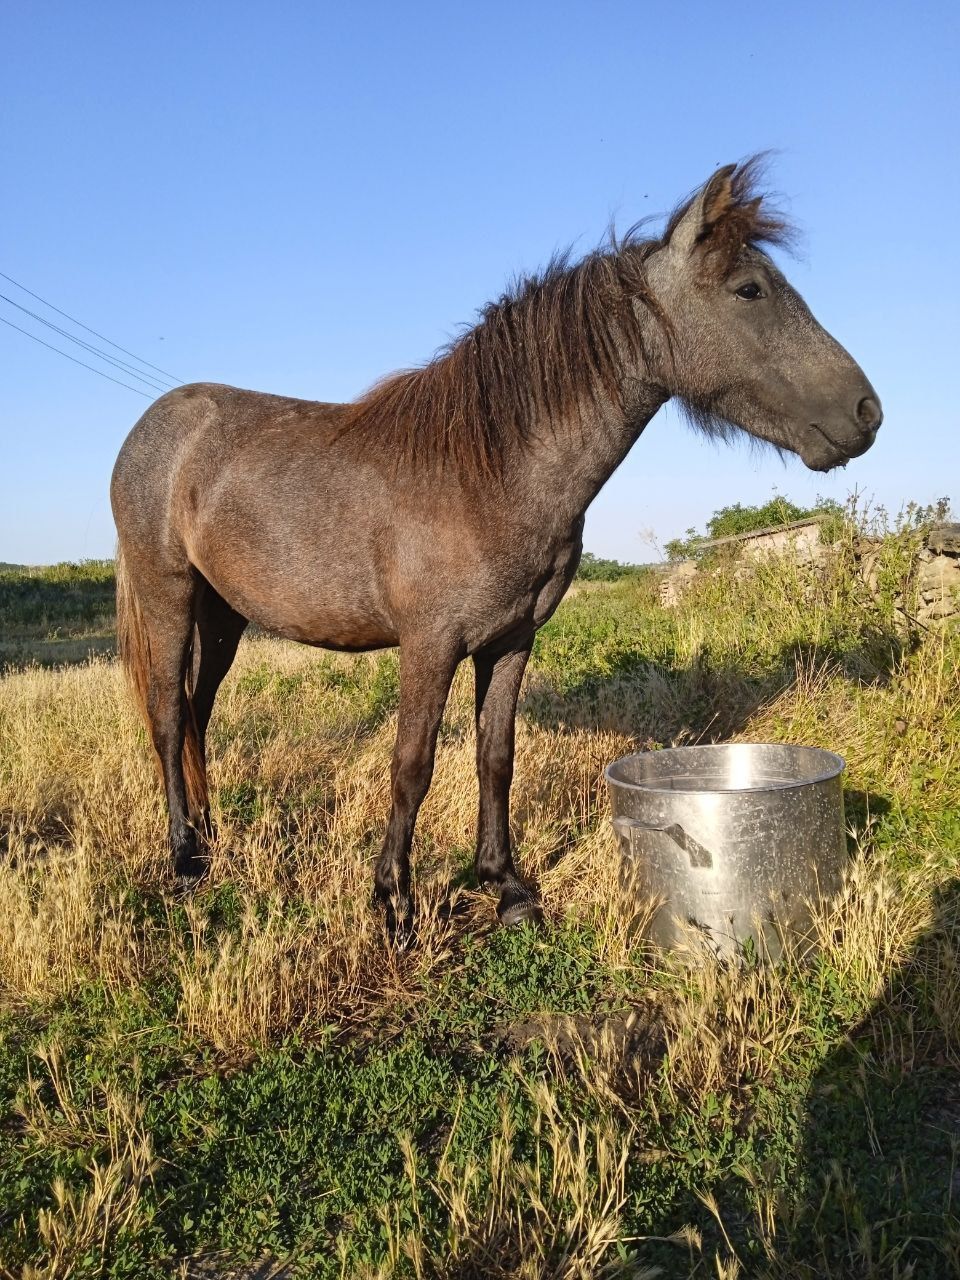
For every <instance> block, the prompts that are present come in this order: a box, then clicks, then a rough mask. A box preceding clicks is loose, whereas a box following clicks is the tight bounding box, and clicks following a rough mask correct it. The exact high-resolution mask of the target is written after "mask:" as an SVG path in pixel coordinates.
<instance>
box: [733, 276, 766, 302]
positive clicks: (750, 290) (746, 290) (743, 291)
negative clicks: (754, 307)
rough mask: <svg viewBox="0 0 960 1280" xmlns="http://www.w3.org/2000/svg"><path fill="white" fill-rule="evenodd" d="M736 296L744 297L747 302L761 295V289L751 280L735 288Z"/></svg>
mask: <svg viewBox="0 0 960 1280" xmlns="http://www.w3.org/2000/svg"><path fill="white" fill-rule="evenodd" d="M735 292H736V295H737V297H738V298H746V300H747V301H748V302H753V301H754V300H755V299H757V298H762V297H763V290H762V289H761V288H760V286H759V285H758V284H754V283H753V281H752V280H751V282H750V283H749V284H742V285H741V286H740V288H739V289H737V290H735Z"/></svg>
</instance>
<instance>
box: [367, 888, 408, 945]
mask: <svg viewBox="0 0 960 1280" xmlns="http://www.w3.org/2000/svg"><path fill="white" fill-rule="evenodd" d="M373 905H374V907H376V908H379V910H381V911H382V912H383V917H384V920H383V926H384V929H385V931H386V935H387V942H388V943H389V945H390V946H391V947H392V949H393V950H394V951H410V950H411V949H412V948H413V947H414V946H415V945H416V941H417V931H416V927H415V925H414V916H413V903H412V902H411V901H409V900H407V901H406V902H394V901H393V900H392V899H390V898H386V899H384V898H381V897H380V896H379V894H377V893H374V895H373Z"/></svg>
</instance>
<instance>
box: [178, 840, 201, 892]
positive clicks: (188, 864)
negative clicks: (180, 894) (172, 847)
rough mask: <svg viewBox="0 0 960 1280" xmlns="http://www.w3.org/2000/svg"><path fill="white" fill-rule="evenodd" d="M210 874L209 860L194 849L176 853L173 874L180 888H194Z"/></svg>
mask: <svg viewBox="0 0 960 1280" xmlns="http://www.w3.org/2000/svg"><path fill="white" fill-rule="evenodd" d="M209 872H210V859H209V858H208V857H207V856H206V854H204V853H199V852H198V851H197V850H196V849H190V850H185V851H183V852H182V853H178V854H177V855H176V857H175V858H174V860H173V874H174V876H175V877H176V881H177V884H178V885H179V886H180V887H182V888H189V889H192V888H195V887H196V886H197V885H198V884H199V883H200V881H201V880H204V879H205V878H206V877H207V875H208V874H209Z"/></svg>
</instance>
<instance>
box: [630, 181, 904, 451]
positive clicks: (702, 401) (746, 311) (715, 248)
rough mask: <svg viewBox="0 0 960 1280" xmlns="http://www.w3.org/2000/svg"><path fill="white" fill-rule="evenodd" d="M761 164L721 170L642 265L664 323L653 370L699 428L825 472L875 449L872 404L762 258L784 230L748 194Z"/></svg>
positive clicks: (865, 387) (875, 404) (867, 388)
mask: <svg viewBox="0 0 960 1280" xmlns="http://www.w3.org/2000/svg"><path fill="white" fill-rule="evenodd" d="M757 168H758V161H757V160H756V159H754V160H750V161H747V162H746V163H745V164H740V165H733V164H731V165H726V166H725V167H724V168H722V169H718V170H717V172H716V173H715V174H714V175H713V177H712V178H711V179H710V180H709V181H708V182H707V183H706V184H705V186H703V187H702V188H701V189H700V190H699V191H698V192H697V193H696V194H695V195H693V196H692V197H691V198H690V199H689V200H687V201H686V202H685V203H684V204H683V205H681V206H680V207H679V208H678V209H677V210H676V212H675V213H674V214H673V216H672V217H671V219H670V221H669V223H668V225H667V228H666V231H665V232H664V234H663V237H662V238H661V239H660V241H659V243H658V247H657V248H656V250H655V252H653V253H652V254H650V256H649V257H648V258H647V261H646V264H645V265H646V274H647V278H648V280H649V283H650V286H651V290H652V292H653V294H654V295H655V297H656V299H657V302H658V305H659V308H660V309H661V311H662V313H663V317H664V320H665V322H666V323H665V334H666V338H667V340H666V341H665V342H664V344H663V352H662V359H661V360H660V361H658V363H659V364H661V366H662V367H661V369H660V370H659V373H660V376H661V378H662V381H663V384H664V387H665V389H666V390H668V391H669V392H670V394H671V395H673V396H676V397H677V398H678V399H679V400H680V401H681V403H682V404H683V406H684V408H685V409H686V411H687V413H688V415H689V416H690V418H691V419H692V421H693V422H694V423H695V424H696V425H697V426H699V427H701V428H702V429H704V430H705V431H707V432H709V433H712V434H720V435H724V434H726V433H728V431H729V429H730V428H731V427H739V428H742V429H743V430H744V431H747V432H749V433H750V435H752V436H756V437H758V438H759V439H761V440H766V441H768V442H769V443H770V444H773V445H775V446H777V447H778V448H781V449H789V450H791V451H792V452H794V453H796V454H799V456H800V457H801V458H802V459H803V461H804V462H805V463H806V465H807V466H808V467H811V468H812V469H813V470H815V471H828V470H829V469H830V468H831V467H835V466H837V465H839V464H842V463H845V462H846V461H847V460H848V459H849V458H855V457H857V455H858V454H861V453H863V452H865V450H867V449H869V448H870V446H871V445H872V444H873V441H874V438H875V437H876V433H877V429H878V427H879V426H880V423H881V420H882V417H883V415H882V413H881V409H880V401H879V399H878V398H877V394H876V392H875V391H874V389H873V387H872V386H871V385H870V383H869V382H868V381H867V379H866V377H865V376H864V373H863V371H862V369H861V368H860V366H859V365H858V364H857V363H856V361H854V360H853V359H852V358H851V357H850V356H849V355H848V354H847V352H846V351H845V350H844V349H843V347H841V346H840V344H839V343H838V342H837V341H836V340H835V339H834V338H833V337H831V335H830V334H829V333H827V331H826V330H825V329H824V328H823V326H822V325H820V324H819V323H818V322H817V321H816V319H815V318H814V317H813V315H812V314H811V312H810V309H809V307H808V306H807V305H806V303H805V302H804V301H803V299H802V298H801V297H800V295H799V293H797V291H796V290H795V289H794V288H793V287H792V286H791V285H790V284H789V282H788V281H787V280H786V278H785V277H784V276H783V274H782V272H780V271H779V270H778V268H777V267H776V266H775V265H774V263H773V261H772V259H771V258H770V257H769V256H768V254H767V253H766V252H765V251H764V246H766V245H776V244H782V243H783V242H784V241H785V240H787V239H788V238H789V235H790V231H789V227H788V226H787V225H786V224H785V222H784V221H783V220H782V219H781V218H780V217H779V216H777V214H776V213H775V212H774V211H771V210H770V208H769V207H768V205H767V204H766V203H765V200H764V197H763V196H762V195H759V194H757V192H756V191H755V189H754V184H755V179H756V176H757Z"/></svg>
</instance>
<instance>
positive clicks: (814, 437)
mask: <svg viewBox="0 0 960 1280" xmlns="http://www.w3.org/2000/svg"><path fill="white" fill-rule="evenodd" d="M759 164H760V160H759V158H758V157H753V158H751V159H749V160H747V161H745V162H742V163H738V164H728V165H725V166H724V167H722V168H720V169H718V170H717V171H716V172H715V173H714V174H713V175H712V176H711V177H710V179H709V180H708V181H707V182H706V183H705V184H704V185H703V186H702V187H701V188H699V189H698V190H697V191H696V192H695V193H694V194H693V195H692V196H691V197H689V198H688V199H687V200H685V201H684V202H683V203H682V204H680V205H679V206H678V208H677V209H676V210H675V212H674V213H673V214H672V216H671V217H670V218H669V220H668V222H667V224H666V226H665V228H664V230H663V232H662V234H660V235H659V236H656V237H653V238H644V237H643V235H642V234H641V228H639V227H638V228H634V229H632V230H631V231H630V232H628V233H627V234H626V235H625V236H623V237H622V238H619V239H618V238H616V237H615V236H613V235H612V234H611V236H610V238H609V239H608V241H607V242H605V243H604V244H603V245H602V246H601V247H600V248H598V249H596V250H594V251H593V252H590V253H588V254H587V255H586V256H585V257H583V258H582V259H581V260H580V261H576V262H571V260H570V258H569V256H567V255H560V256H558V257H555V258H554V259H553V260H552V261H551V262H550V263H549V265H548V266H547V268H546V269H545V270H544V271H542V272H541V273H539V274H536V275H532V276H529V277H527V278H523V279H521V280H519V281H518V282H517V283H516V284H515V286H514V287H513V288H511V289H510V290H509V291H508V292H507V293H505V294H504V295H503V296H502V297H501V298H500V299H499V300H498V301H495V302H493V303H490V304H489V305H488V306H486V307H485V308H484V309H483V310H482V311H481V312H480V314H479V319H478V322H477V323H476V324H475V325H474V326H473V327H472V328H469V329H467V330H466V331H465V332H463V333H462V334H461V335H460V336H458V337H457V338H456V339H455V340H454V341H452V342H451V343H450V344H449V345H448V346H447V347H446V348H444V349H443V350H441V351H440V352H439V353H438V354H437V355H436V356H435V357H434V358H433V359H432V360H430V361H429V363H427V364H425V365H423V366H422V367H420V368H416V369H410V370H407V371H403V372H400V373H396V374H393V375H392V376H390V377H388V378H386V379H385V380H384V381H382V382H380V383H378V384H377V385H375V386H374V387H373V388H372V389H371V390H369V391H367V392H366V393H365V394H364V395H362V396H360V398H359V399H357V400H356V401H354V402H352V403H349V404H331V403H324V402H320V401H308V400H297V399H291V398H288V397H284V396H277V395H268V394H265V393H262V392H257V391H244V390H239V389H237V388H235V387H229V386H220V385H215V384H208V383H197V384H191V385H187V386H182V387H179V388H177V389H175V390H173V391H170V392H168V393H167V394H166V395H164V396H162V397H161V398H160V399H159V400H157V401H156V402H155V403H154V404H153V405H151V407H150V408H149V409H147V411H146V413H144V415H143V417H142V418H141V419H140V420H139V422H137V424H136V425H135V426H134V427H133V429H132V431H131V432H130V434H129V436H128V437H127V439H126V441H125V442H124V444H123V446H122V448H121V450H120V454H119V457H118V459H117V462H116V466H115V468H114V471H113V477H112V483H111V502H112V507H113V513H114V518H115V521H116V526H117V532H118V555H117V604H118V638H119V650H120V656H121V660H122V663H123V666H124V668H125V670H126V672H127V674H128V676H129V679H130V682H131V684H132V687H133V690H134V693H135V696H136V701H137V703H138V705H139V708H140V711H141V713H142V715H143V719H144V721H145V724H146V726H147V729H148V733H149V736H150V739H151V741H152V744H153V747H154V750H155V752H156V757H157V760H158V763H159V766H160V772H161V774H162V779H163V785H164V789H165V792H166V801H167V806H168V812H169V844H170V851H171V855H172V864H173V872H174V875H175V876H177V877H178V878H179V879H180V880H181V881H182V882H184V883H185V884H188V885H189V884H191V883H193V882H195V881H196V880H197V879H199V878H200V877H201V876H202V875H203V874H204V873H205V870H206V868H207V865H208V861H209V854H208V845H209V840H210V835H211V820H210V804H209V797H208V793H207V782H206V752H205V739H206V730H207V726H208V724H209V721H210V715H211V712H212V710H213V704H214V699H215V697H216V693H217V689H218V687H219V685H220V683H221V681H222V680H223V678H224V676H225V675H226V674H227V671H228V670H229V668H230V665H231V663H232V661H233V659H234V656H235V654H236V651H237V646H238V643H239V641H240V637H241V635H242V634H243V631H244V628H245V627H246V626H247V624H248V622H249V621H253V622H255V623H256V624H258V625H259V626H260V627H263V628H265V629H266V630H268V631H270V632H272V633H274V634H276V635H279V636H284V637H287V638H289V639H293V640H298V641H301V642H303V643H304V644H310V645H319V646H323V647H325V648H330V649H340V650H351V651H360V650H373V649H380V648H384V647H387V646H395V645H399V648H400V701H399V710H398V719H397V736H396V744H395V747H394V752H393V760H392V766H391V798H392V803H391V808H390V814H389V819H388V821H387V826H386V832H385V834H384V838H383V845H382V849H381V852H380V854H379V857H378V858H377V860H376V864H375V868H374V900H375V901H376V902H377V903H379V904H380V905H381V906H382V908H383V909H384V912H385V917H386V926H387V930H388V934H389V936H390V937H391V938H392V939H393V940H394V942H395V943H396V944H397V945H399V946H402V945H405V943H406V942H408V941H409V940H410V939H411V937H412V936H413V934H412V930H413V921H414V911H413V899H412V895H411V886H410V847H411V842H412V839H413V832H414V824H415V822H416V819H417V812H418V809H419V807H420V805H421V803H422V801H423V799H424V796H425V795H426V792H427V789H428V787H429V785H430V780H431V776H432V771H433V764H434V755H435V750H436V742H437V733H438V730H439V727H440V721H441V717H442V714H443V709H444V705H445V702H446V699H447V695H448V692H449V689H450V684H451V681H452V679H453V675H454V672H455V670H456V668H457V666H458V664H459V663H460V662H462V661H463V660H464V659H466V658H468V657H469V658H470V659H472V662H473V666H474V671H475V678H476V761H477V773H478V779H479V792H480V800H479V815H478V824H477V841H476V859H475V869H476V876H477V880H478V882H479V883H480V884H481V885H483V886H485V887H487V888H489V889H491V890H492V891H493V892H494V893H496V895H497V899H498V901H497V912H498V915H499V918H500V920H501V921H502V922H503V923H504V924H508V925H513V924H518V923H520V922H522V921H531V920H537V919H538V918H539V916H540V906H539V903H538V900H537V896H536V894H535V892H534V891H533V890H532V889H531V887H530V886H529V885H528V884H527V883H526V882H525V881H524V880H523V879H522V878H521V877H520V875H519V874H518V872H517V870H516V867H515V865H514V861H513V857H512V854H511V848H510V817H509V798H510V785H511V780H512V775H513V758H514V734H515V716H516V707H517V698H518V695H519V692H520V685H521V681H522V679H523V674H524V669H525V667H526V665H527V660H528V658H529V656H530V651H531V647H532V645H533V639H534V635H535V633H536V631H537V629H538V627H540V626H542V625H543V623H544V622H546V621H547V619H548V618H549V617H550V616H551V614H552V613H553V612H554V610H555V609H556V607H557V605H558V604H559V602H560V600H561V598H562V597H563V595H564V592H565V591H566V589H567V587H568V586H569V584H570V581H571V579H572V578H573V575H574V573H575V571H576V568H577V564H578V561H579V558H580V554H581V550H582V533H583V522H584V514H585V512H586V509H587V507H588V506H589V505H590V503H591V502H592V500H593V499H594V498H595V497H596V495H597V493H598V491H599V490H600V488H601V487H602V485H603V484H604V482H605V481H606V480H607V479H608V478H609V476H610V475H611V473H612V472H613V471H614V470H615V468H616V467H617V466H618V465H619V464H620V463H621V462H622V461H623V459H624V457H625V456H626V454H627V453H628V452H629V450H630V449H631V448H632V446H633V445H634V443H635V442H636V440H637V438H638V437H639V436H640V434H641V432H642V431H643V429H644V427H645V426H646V424H647V423H648V422H649V421H650V419H651V418H652V416H653V415H654V414H655V413H656V412H657V410H658V409H659V408H660V407H661V406H662V405H663V404H665V403H666V401H668V400H670V399H674V400H676V401H678V402H679V403H680V405H681V406H682V407H683V409H684V410H685V411H686V413H687V415H688V417H689V419H690V420H691V421H692V423H693V424H694V425H695V427H697V428H698V429H699V430H701V431H703V432H705V433H706V434H707V435H712V436H720V437H723V438H728V437H731V436H733V435H735V434H737V433H742V432H746V433H748V434H749V435H750V436H752V437H754V438H755V439H758V440H761V441H765V442H767V443H768V444H770V445H772V446H774V447H775V448H776V449H779V450H781V451H790V452H793V453H795V454H798V455H799V456H800V458H801V459H802V460H803V462H804V463H805V464H806V465H807V466H808V467H810V468H813V469H814V470H818V471H826V470H829V469H830V468H832V467H834V466H837V465H840V464H843V463H846V462H847V460H848V459H850V458H854V457H856V456H857V455H859V454H862V453H863V452H864V451H865V450H866V449H868V448H869V447H870V446H871V444H872V443H873V441H874V439H875V436H876V434H877V429H878V428H879V426H880V423H881V418H882V414H881V408H880V403H879V400H878V398H877V395H876V393H875V391H874V390H873V387H872V386H871V385H870V383H869V382H868V381H867V379H866V377H865V375H864V374H863V372H862V370H861V369H860V368H859V366H858V365H857V364H856V363H855V361H854V360H853V359H852V358H851V356H850V355H848V353H847V352H846V351H845V350H844V349H843V347H841V346H840V344H839V343H838V342H837V341H836V340H835V339H834V338H833V337H831V335H830V334H829V333H827V332H826V330H825V329H823V328H822V326H821V325H820V324H819V323H818V322H817V321H816V319H815V318H814V317H813V315H812V314H811V312H810V310H809V308H808V307H807V305H806V304H805V303H804V301H803V299H802V298H801V297H800V295H799V294H798V293H797V292H796V290H795V289H794V288H793V287H792V286H791V285H790V284H789V283H788V281H787V280H786V278H785V277H784V275H783V274H782V273H781V271H780V270H779V269H778V267H777V266H776V265H775V264H774V261H773V260H772V258H771V257H770V256H769V253H768V249H769V248H770V247H772V246H776V245H782V244H784V243H785V242H786V241H787V240H788V238H789V236H790V231H791V229H790V227H789V226H788V224H787V223H786V222H785V220H784V219H783V218H782V217H781V216H780V214H779V213H778V212H777V210H776V209H775V208H774V207H771V204H770V200H769V197H767V196H765V195H764V194H762V193H761V192H760V191H758V189H757V184H758V177H759Z"/></svg>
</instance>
